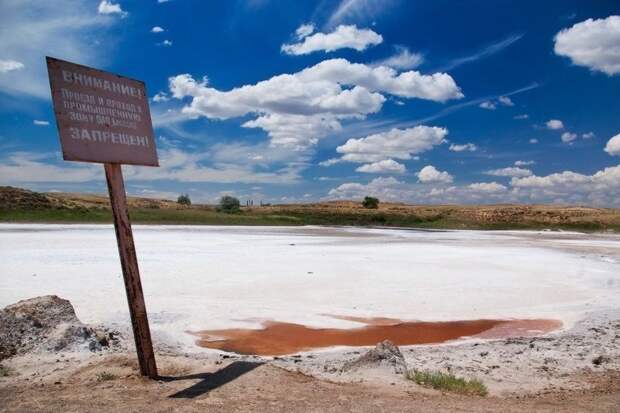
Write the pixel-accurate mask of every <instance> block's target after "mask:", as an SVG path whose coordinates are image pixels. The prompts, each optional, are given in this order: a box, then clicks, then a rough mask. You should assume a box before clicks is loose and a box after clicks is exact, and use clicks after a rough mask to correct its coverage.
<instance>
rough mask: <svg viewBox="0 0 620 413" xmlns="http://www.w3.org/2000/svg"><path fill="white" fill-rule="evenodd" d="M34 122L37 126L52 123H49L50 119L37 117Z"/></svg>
mask: <svg viewBox="0 0 620 413" xmlns="http://www.w3.org/2000/svg"><path fill="white" fill-rule="evenodd" d="M32 123H33V124H34V125H37V126H49V124H50V123H49V122H48V121H46V120H37V119H35V120H33V121H32Z"/></svg>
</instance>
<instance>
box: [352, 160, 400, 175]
mask: <svg viewBox="0 0 620 413" xmlns="http://www.w3.org/2000/svg"><path fill="white" fill-rule="evenodd" d="M356 171H357V172H365V173H372V174H385V173H397V174H402V173H404V172H405V171H406V168H405V165H403V164H401V163H398V162H396V161H395V160H393V159H385V160H383V161H378V162H373V163H368V164H366V165H362V166H360V167H359V168H357V169H356Z"/></svg>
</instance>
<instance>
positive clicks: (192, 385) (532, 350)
mask: <svg viewBox="0 0 620 413" xmlns="http://www.w3.org/2000/svg"><path fill="white" fill-rule="evenodd" d="M127 333H128V332H126V333H125V334H123V336H122V338H121V342H120V343H121V345H120V346H119V347H116V348H115V349H114V350H103V351H101V352H90V351H88V350H86V349H82V350H81V351H76V350H75V349H74V350H72V351H66V352H61V353H49V352H37V353H32V354H27V355H22V356H17V357H13V358H11V359H8V360H5V361H4V362H3V365H4V366H5V367H8V368H9V369H10V370H11V371H12V372H14V374H13V375H11V376H9V377H3V378H0V404H2V405H3V406H4V407H3V411H57V410H58V409H63V410H64V411H97V410H98V409H100V408H103V407H105V408H106V409H108V410H121V409H130V410H132V411H171V410H177V409H178V410H183V411H199V410H200V409H202V408H207V407H208V408H210V409H213V410H214V411H226V412H228V411H238V410H244V411H282V410H283V409H286V410H289V411H309V410H313V411H376V410H384V409H386V408H387V406H390V410H392V411H408V410H410V409H416V408H417V409H421V410H422V411H426V410H429V411H430V410H434V411H454V410H458V409H463V410H466V411H504V412H505V411H523V410H522V409H528V410H530V411H555V412H558V411H567V412H569V411H583V410H586V408H587V410H589V411H593V412H596V411H601V412H602V411H613V406H617V405H618V403H620V385H619V381H618V378H620V346H619V345H618V344H620V343H619V340H620V335H619V334H620V312H607V313H597V314H590V315H588V316H587V317H586V318H585V319H584V320H582V321H580V322H579V323H577V324H576V325H575V326H574V327H573V328H571V329H570V330H565V331H561V332H558V333H555V334H549V335H546V336H543V337H529V338H511V339H505V340H476V341H469V342H459V343H453V344H444V345H434V346H402V347H401V351H402V353H403V355H404V356H405V360H406V362H407V365H408V368H410V369H413V368H416V369H424V370H441V371H444V372H452V373H454V374H455V375H457V376H462V377H468V378H478V379H480V380H482V381H483V382H484V383H485V384H486V385H487V387H488V388H489V392H490V394H489V396H488V397H486V398H481V397H475V396H460V395H452V394H449V393H448V394H442V393H440V392H438V391H435V390H429V389H426V388H424V387H421V386H418V385H416V384H414V383H413V382H411V381H409V380H406V379H405V378H404V376H403V375H402V374H396V373H394V372H393V371H390V370H389V369H382V368H366V369H356V370H352V371H349V370H343V366H344V365H345V364H346V363H347V362H348V361H351V360H355V359H356V358H358V357H359V355H360V354H362V353H364V352H365V351H367V349H368V348H351V347H340V348H331V349H325V350H322V351H310V352H304V353H299V354H294V355H290V356H282V357H258V356H240V355H235V354H230V353H222V352H219V351H215V350H205V351H202V352H200V353H196V352H190V353H187V352H183V351H182V350H181V351H179V348H178V347H177V346H174V345H168V344H165V343H157V345H156V353H157V358H158V363H159V367H160V374H161V375H162V376H163V377H162V379H161V380H159V381H151V380H145V379H142V378H140V377H139V375H138V371H137V363H136V360H135V356H134V354H133V353H132V351H133V349H132V343H131V339H128V337H130V335H128V334H127ZM102 374H107V375H109V379H105V380H102V379H101V377H103V376H102ZM106 377H107V376H106ZM241 395H243V396H241ZM97 406H98V407H97ZM520 409H521V410H520Z"/></svg>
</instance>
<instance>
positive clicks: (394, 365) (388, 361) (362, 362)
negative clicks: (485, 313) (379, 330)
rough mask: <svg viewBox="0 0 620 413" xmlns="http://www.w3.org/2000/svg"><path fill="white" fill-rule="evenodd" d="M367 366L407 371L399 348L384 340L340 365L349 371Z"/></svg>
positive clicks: (399, 372) (345, 370)
mask: <svg viewBox="0 0 620 413" xmlns="http://www.w3.org/2000/svg"><path fill="white" fill-rule="evenodd" d="M368 368H371V369H375V368H380V369H384V370H388V371H391V372H393V373H396V374H404V373H406V372H407V363H406V362H405V358H404V357H403V354H402V353H401V352H400V349H399V348H398V347H397V346H395V345H394V343H392V342H391V341H389V340H384V341H382V342H380V343H378V344H377V345H376V347H375V348H373V349H371V350H368V351H367V352H366V353H364V354H362V355H361V356H360V357H358V358H357V359H356V360H353V361H349V362H347V363H345V364H344V365H343V366H342V371H343V372H349V371H354V370H359V369H368Z"/></svg>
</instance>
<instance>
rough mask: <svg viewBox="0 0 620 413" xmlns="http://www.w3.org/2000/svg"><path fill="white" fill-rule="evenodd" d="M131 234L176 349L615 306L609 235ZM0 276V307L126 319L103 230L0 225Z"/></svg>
mask: <svg viewBox="0 0 620 413" xmlns="http://www.w3.org/2000/svg"><path fill="white" fill-rule="evenodd" d="M134 234H135V238H136V245H137V250H138V258H139V261H140V269H141V273H142V282H143V288H144V294H145V297H146V302H147V308H148V312H149V317H150V321H151V328H152V330H153V332H154V334H155V335H157V336H158V337H161V336H167V337H169V338H173V339H175V340H180V341H181V342H183V343H184V344H186V347H187V349H192V348H194V344H193V342H194V338H193V337H192V336H190V335H188V334H187V333H186V331H196V330H203V329H219V328H230V327H246V328H247V327H258V326H259V323H260V321H261V320H267V319H273V320H278V321H286V322H294V323H301V324H305V325H310V326H317V327H357V326H359V324H358V323H354V322H349V321H344V320H338V319H334V318H331V317H328V316H326V314H334V315H349V316H361V317H391V318H399V319H405V320H424V321H445V320H464V319H479V318H551V319H559V320H561V321H563V322H564V323H565V326H567V327H568V326H571V325H572V324H573V323H574V322H575V321H577V320H579V319H580V318H581V317H582V316H583V314H584V313H585V312H586V311H592V310H598V309H608V308H618V307H619V303H620V300H619V299H620V268H619V266H620V264H619V262H620V260H619V257H620V237H619V236H617V235H609V234H606V235H590V234H580V233H566V232H564V233H557V232H534V231H531V232H516V231H493V232H490V231H487V232H482V231H411V230H388V229H355V228H321V227H217V226H142V225H136V226H134ZM599 249H601V250H604V251H605V252H604V253H597V251H598V250H599ZM0 273H1V274H2V277H0V306H1V307H4V306H6V305H8V304H10V303H13V302H16V301H18V300H20V299H25V298H30V297H33V296H38V295H44V294H56V295H59V296H61V297H63V298H66V299H69V300H70V301H71V302H72V303H73V305H74V307H75V309H76V312H77V315H78V317H79V318H80V319H81V320H82V321H84V322H86V323H105V324H121V325H125V326H126V325H128V324H129V316H128V312H127V302H126V298H125V291H124V286H123V280H122V275H121V269H120V264H119V260H118V252H117V249H116V240H115V237H114V230H113V228H112V226H109V225H38V224H36V225H35V224H28V225H24V224H0Z"/></svg>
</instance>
